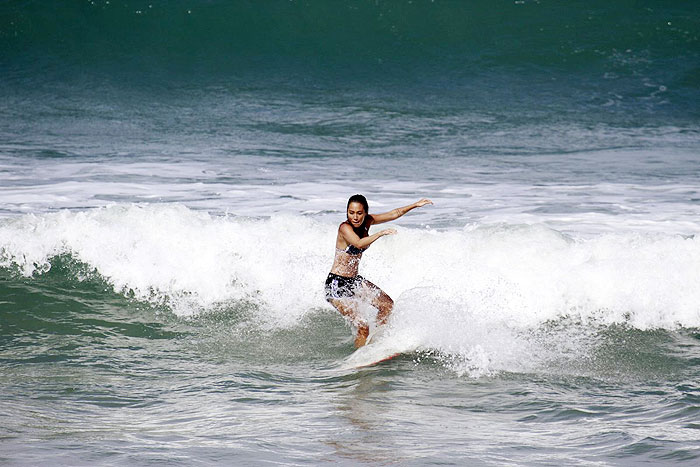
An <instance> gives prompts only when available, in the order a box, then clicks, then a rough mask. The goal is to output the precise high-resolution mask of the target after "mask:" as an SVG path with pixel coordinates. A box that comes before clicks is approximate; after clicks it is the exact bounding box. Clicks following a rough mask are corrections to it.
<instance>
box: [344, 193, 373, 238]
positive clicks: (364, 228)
mask: <svg viewBox="0 0 700 467" xmlns="http://www.w3.org/2000/svg"><path fill="white" fill-rule="evenodd" d="M350 203H360V204H361V205H362V207H363V208H365V222H364V223H363V224H362V225H361V226H360V227H357V228H355V227H353V228H352V230H354V231H355V233H356V234H357V236H358V237H360V238H365V237H366V236H367V235H369V226H370V224H371V220H372V216H370V215H369V212H368V211H369V204H367V198H365V197H364V196H362V195H352V196H351V197H350V199H349V200H348V207H347V208H345V211H346V212H347V210H348V208H350Z"/></svg>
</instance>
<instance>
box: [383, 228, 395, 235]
mask: <svg viewBox="0 0 700 467" xmlns="http://www.w3.org/2000/svg"><path fill="white" fill-rule="evenodd" d="M395 233H396V229H385V230H382V231H381V234H382V235H394V234H395Z"/></svg>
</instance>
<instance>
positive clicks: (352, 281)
mask: <svg viewBox="0 0 700 467" xmlns="http://www.w3.org/2000/svg"><path fill="white" fill-rule="evenodd" d="M364 281H365V279H364V277H362V276H360V275H357V276H354V277H345V276H339V275H337V274H333V273H331V274H328V278H327V279H326V300H333V299H338V298H350V297H354V296H355V291H356V290H357V288H358V287H360V286H361V285H362V283H363V282H364Z"/></svg>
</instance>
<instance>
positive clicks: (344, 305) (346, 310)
mask: <svg viewBox="0 0 700 467" xmlns="http://www.w3.org/2000/svg"><path fill="white" fill-rule="evenodd" d="M328 301H329V302H330V303H331V305H333V306H334V307H335V308H336V309H337V310H338V311H339V312H340V314H341V315H343V316H345V317H346V318H348V319H349V320H350V322H351V323H352V324H353V325H354V326H355V327H356V328H357V335H356V336H355V347H362V346H363V345H365V342H367V336H369V325H368V324H367V323H365V322H364V321H363V320H362V319H361V318H360V317H359V315H358V314H357V311H356V310H355V307H354V306H353V304H352V303H350V302H348V301H346V300H338V299H329V300H328Z"/></svg>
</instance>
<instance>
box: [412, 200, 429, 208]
mask: <svg viewBox="0 0 700 467" xmlns="http://www.w3.org/2000/svg"><path fill="white" fill-rule="evenodd" d="M426 204H433V202H432V201H430V200H429V199H428V198H423V199H421V200H420V201H416V207H417V208H420V207H423V206H425V205H426Z"/></svg>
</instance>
